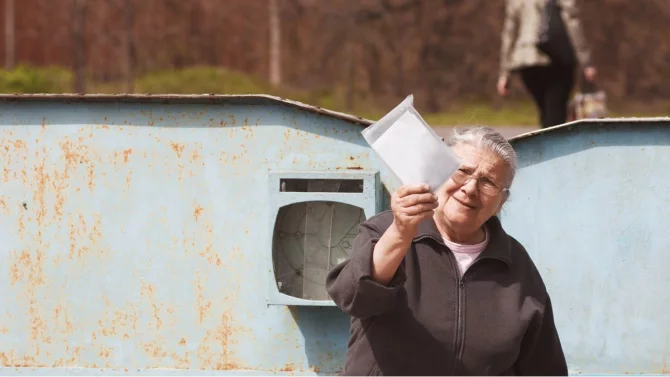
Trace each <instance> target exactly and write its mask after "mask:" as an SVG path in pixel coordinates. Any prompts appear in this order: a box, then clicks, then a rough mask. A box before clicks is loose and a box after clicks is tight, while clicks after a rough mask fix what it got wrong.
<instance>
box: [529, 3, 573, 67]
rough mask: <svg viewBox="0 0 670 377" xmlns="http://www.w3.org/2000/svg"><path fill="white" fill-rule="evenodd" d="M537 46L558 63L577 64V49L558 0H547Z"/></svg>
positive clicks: (553, 61)
mask: <svg viewBox="0 0 670 377" xmlns="http://www.w3.org/2000/svg"><path fill="white" fill-rule="evenodd" d="M536 46H537V48H538V49H539V50H540V51H542V52H544V53H545V54H546V55H547V56H549V58H550V59H551V61H552V63H554V64H558V65H574V64H576V61H577V59H576V57H575V50H574V47H573V46H572V42H571V41H570V37H569V36H568V32H567V30H566V28H565V24H564V23H563V17H561V7H560V5H559V4H558V1H557V0H546V3H545V5H544V8H543V9H542V16H541V19H540V30H539V35H538V42H537V45H536Z"/></svg>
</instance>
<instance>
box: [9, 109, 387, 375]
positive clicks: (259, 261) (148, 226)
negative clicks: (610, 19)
mask: <svg viewBox="0 0 670 377" xmlns="http://www.w3.org/2000/svg"><path fill="white" fill-rule="evenodd" d="M219 102H220V103H214V102H211V101H206V100H204V101H200V102H199V101H197V100H195V101H180V100H178V99H172V100H169V101H167V103H159V102H142V101H138V102H133V101H132V100H126V101H114V100H110V101H104V100H98V101H92V102H82V101H77V100H75V101H69V100H68V101H65V100H59V99H52V100H48V99H47V100H42V101H32V100H31V101H26V100H15V101H4V102H0V140H1V142H0V165H2V169H3V170H2V172H0V214H1V215H0V239H1V240H2V242H0V266H3V267H2V273H0V292H2V294H0V365H4V366H5V368H0V373H2V374H17V373H56V374H62V373H95V374H104V373H133V374H137V373H153V372H151V371H152V370H156V369H163V370H166V369H179V370H188V371H189V373H196V372H197V371H213V372H212V373H224V374H225V373H235V374H242V373H252V374H253V373H263V374H268V373H292V374H301V373H317V372H318V373H336V372H338V371H339V370H340V369H341V367H342V366H343V363H344V354H345V352H346V342H347V339H348V335H349V320H348V318H347V317H346V316H345V315H344V314H342V313H341V312H340V311H339V310H338V309H337V308H336V307H294V308H289V307H287V306H281V305H279V306H268V305H267V304H266V293H267V286H268V285H269V281H268V279H273V276H272V275H271V274H270V273H268V272H267V269H266V267H267V265H268V263H269V260H268V259H269V258H270V252H269V250H266V248H267V245H268V244H269V241H268V240H269V239H270V238H271V237H272V229H271V227H270V226H269V225H268V221H267V216H268V213H267V212H268V187H267V185H268V182H269V179H268V171H269V170H272V169H276V170H282V171H287V170H299V171H305V170H318V171H324V170H325V171H328V170H332V171H342V170H346V169H352V168H353V169H365V170H381V167H380V166H378V163H377V160H376V159H375V158H373V157H372V156H371V151H370V150H369V149H368V146H367V144H366V143H365V141H364V140H363V138H362V137H361V135H360V131H361V130H362V128H361V125H360V124H355V123H354V122H351V121H347V120H343V119H338V118H335V117H331V116H328V115H323V114H317V113H316V112H312V111H306V110H304V109H299V108H295V107H292V106H285V105H282V104H277V103H274V104H272V103H268V101H255V100H253V99H249V100H242V101H231V102H230V103H227V102H226V101H219ZM384 179H386V178H384ZM34 368H48V369H34ZM76 368H89V369H83V370H82V369H76ZM91 368H92V369H91ZM161 373H162V372H161Z"/></svg>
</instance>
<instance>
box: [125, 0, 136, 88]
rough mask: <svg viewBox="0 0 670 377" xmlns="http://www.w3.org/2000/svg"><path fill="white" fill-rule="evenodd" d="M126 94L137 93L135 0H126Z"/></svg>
mask: <svg viewBox="0 0 670 377" xmlns="http://www.w3.org/2000/svg"><path fill="white" fill-rule="evenodd" d="M125 14H126V59H127V61H126V92H127V93H133V92H135V40H134V39H133V29H134V25H135V8H134V7H133V0H126V6H125Z"/></svg>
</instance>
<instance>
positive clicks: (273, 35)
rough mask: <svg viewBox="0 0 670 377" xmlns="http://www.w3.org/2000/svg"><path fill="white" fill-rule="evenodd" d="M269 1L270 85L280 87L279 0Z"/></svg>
mask: <svg viewBox="0 0 670 377" xmlns="http://www.w3.org/2000/svg"><path fill="white" fill-rule="evenodd" d="M268 1H269V4H268V5H269V6H268V8H269V9H268V10H269V14H270V20H269V21H270V27H269V29H270V83H271V84H272V85H274V86H279V85H281V35H280V32H281V29H280V25H279V6H278V4H277V3H278V1H279V0H268Z"/></svg>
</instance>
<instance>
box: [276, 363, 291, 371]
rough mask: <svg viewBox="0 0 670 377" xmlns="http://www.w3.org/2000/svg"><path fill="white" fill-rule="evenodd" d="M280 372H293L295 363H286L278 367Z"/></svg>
mask: <svg viewBox="0 0 670 377" xmlns="http://www.w3.org/2000/svg"><path fill="white" fill-rule="evenodd" d="M279 371H280V372H295V364H293V363H287V364H286V365H284V366H283V367H281V368H280V369H279Z"/></svg>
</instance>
